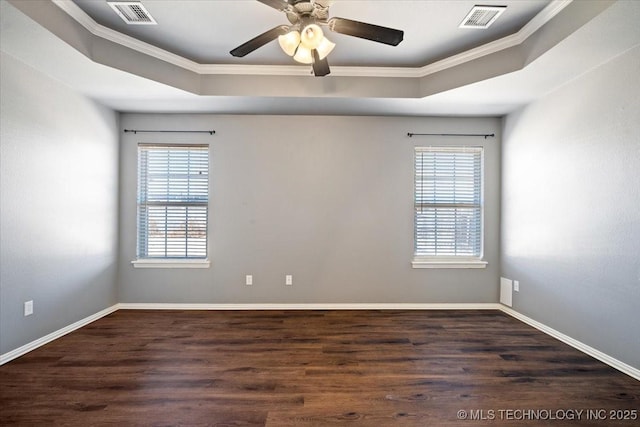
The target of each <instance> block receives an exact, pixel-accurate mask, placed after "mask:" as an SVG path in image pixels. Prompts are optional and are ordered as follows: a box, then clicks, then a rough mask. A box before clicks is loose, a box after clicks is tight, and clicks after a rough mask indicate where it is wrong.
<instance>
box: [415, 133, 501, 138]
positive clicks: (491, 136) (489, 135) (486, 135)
mask: <svg viewBox="0 0 640 427" xmlns="http://www.w3.org/2000/svg"><path fill="white" fill-rule="evenodd" d="M407 136H408V137H409V138H411V137H413V136H482V137H484V139H487V138H493V137H494V136H496V134H495V133H411V132H409V133H407Z"/></svg>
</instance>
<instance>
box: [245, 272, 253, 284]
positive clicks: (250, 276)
mask: <svg viewBox="0 0 640 427" xmlns="http://www.w3.org/2000/svg"><path fill="white" fill-rule="evenodd" d="M245 284H246V285H247V286H251V285H253V276H252V275H251V274H247V277H246V281H245Z"/></svg>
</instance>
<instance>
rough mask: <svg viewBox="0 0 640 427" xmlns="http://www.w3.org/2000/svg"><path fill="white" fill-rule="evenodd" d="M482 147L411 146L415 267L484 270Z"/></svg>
mask: <svg viewBox="0 0 640 427" xmlns="http://www.w3.org/2000/svg"><path fill="white" fill-rule="evenodd" d="M482 155H483V153H482V148H481V147H416V148H415V198H414V200H415V248H414V249H415V252H414V259H413V266H414V267H416V268H446V267H454V268H455V267H463V268H471V267H475V268H482V267H484V266H486V262H484V261H481V259H482V243H483V232H482V228H483V226H482V223H483V218H482V216H483V208H482V180H483V179H482V175H483V172H482V164H483V157H482Z"/></svg>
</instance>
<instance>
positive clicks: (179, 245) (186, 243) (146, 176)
mask: <svg viewBox="0 0 640 427" xmlns="http://www.w3.org/2000/svg"><path fill="white" fill-rule="evenodd" d="M208 210H209V147H208V145H160V144H139V145H138V251H137V252H138V254H137V255H138V259H144V258H206V257H207V218H208Z"/></svg>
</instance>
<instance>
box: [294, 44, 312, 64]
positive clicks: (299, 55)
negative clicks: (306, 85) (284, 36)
mask: <svg viewBox="0 0 640 427" xmlns="http://www.w3.org/2000/svg"><path fill="white" fill-rule="evenodd" d="M293 59H294V60H296V61H298V62H300V63H301V64H312V63H313V55H312V54H311V49H307V48H306V47H305V46H303V45H302V43H301V44H300V46H298V50H297V51H296V54H295V56H294V57H293Z"/></svg>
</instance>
